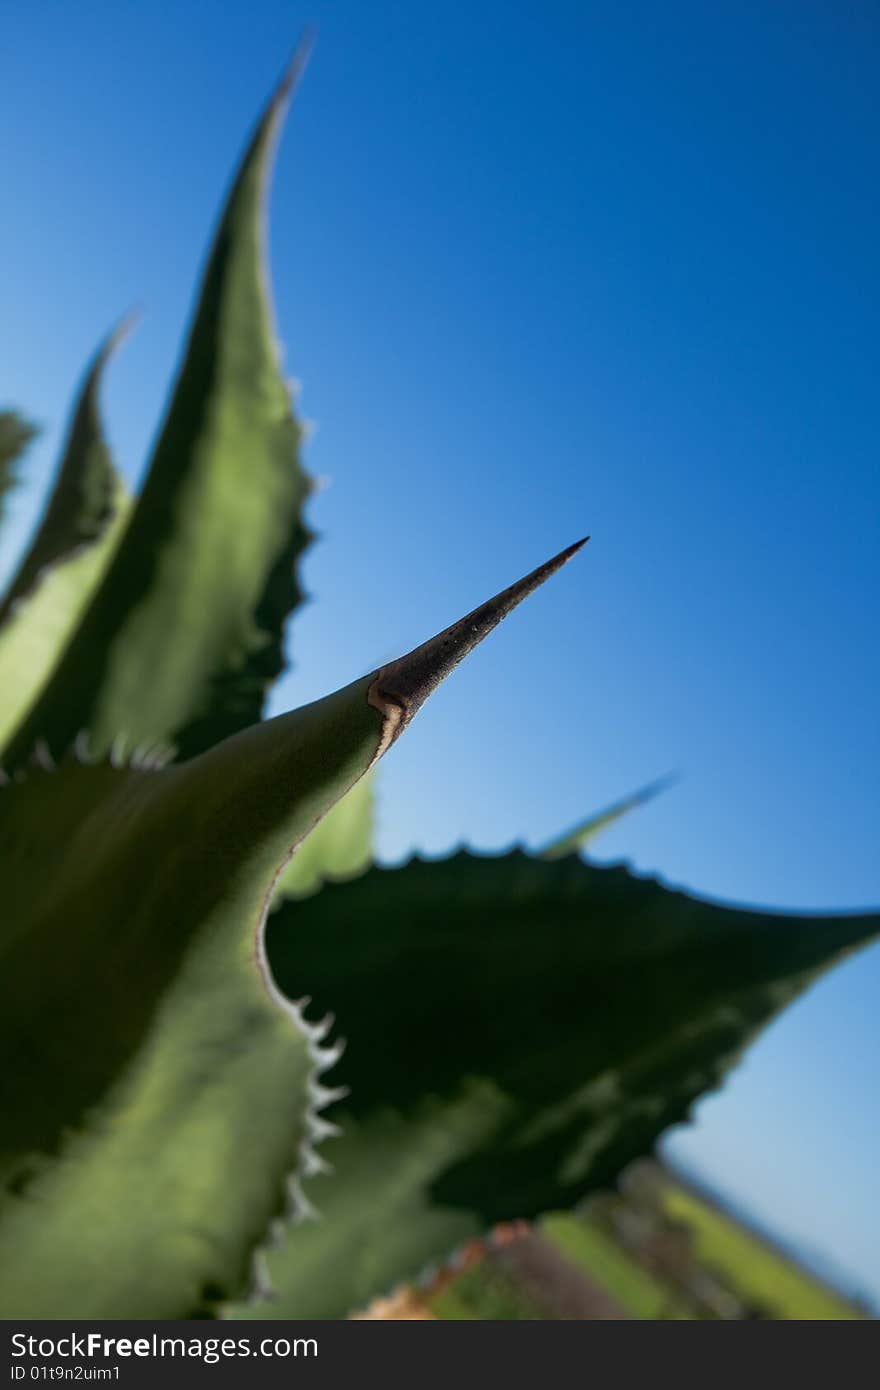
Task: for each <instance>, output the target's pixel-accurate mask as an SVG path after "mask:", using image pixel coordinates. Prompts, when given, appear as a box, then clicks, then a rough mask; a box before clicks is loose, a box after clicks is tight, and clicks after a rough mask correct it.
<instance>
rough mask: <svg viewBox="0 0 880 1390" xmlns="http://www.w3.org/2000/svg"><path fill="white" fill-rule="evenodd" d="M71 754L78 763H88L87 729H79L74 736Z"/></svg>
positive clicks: (89, 760)
mask: <svg viewBox="0 0 880 1390" xmlns="http://www.w3.org/2000/svg"><path fill="white" fill-rule="evenodd" d="M73 756H74V757H75V758H76V760H77V762H79V763H90V762H91V760H92V758H91V753H90V752H89V731H88V729H80V731H79V733H78V734H77V736H76V738H75V739H74V740H73Z"/></svg>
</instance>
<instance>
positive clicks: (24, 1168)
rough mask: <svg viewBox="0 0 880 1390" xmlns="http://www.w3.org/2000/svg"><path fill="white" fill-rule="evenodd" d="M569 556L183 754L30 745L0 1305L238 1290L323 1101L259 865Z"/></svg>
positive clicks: (107, 1311)
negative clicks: (79, 753) (274, 956)
mask: <svg viewBox="0 0 880 1390" xmlns="http://www.w3.org/2000/svg"><path fill="white" fill-rule="evenodd" d="M575 548H576V547H574V548H572V549H570V550H568V551H565V552H563V554H562V555H560V556H557V557H556V559H555V560H553V561H551V562H550V563H549V564H547V565H543V566H541V567H540V568H539V569H538V570H536V571H534V573H533V574H531V575H529V576H527V577H526V579H524V580H521V581H520V582H519V583H518V584H515V585H513V586H512V587H511V588H510V589H508V590H505V592H504V593H503V594H501V595H499V596H498V597H497V598H495V599H492V600H490V601H489V602H488V603H486V604H484V605H482V607H480V608H479V609H477V610H475V612H474V613H472V614H470V615H468V617H466V618H464V619H462V620H461V621H460V622H459V623H456V624H454V625H453V626H452V627H451V628H448V629H447V630H446V631H445V632H443V633H440V634H439V635H438V636H437V637H435V638H432V639H431V640H430V641H429V642H427V643H425V644H424V646H422V647H419V648H417V649H416V650H415V651H414V652H411V653H409V654H408V655H407V656H405V657H402V658H400V659H399V660H398V661H394V662H391V663H390V664H389V665H387V666H385V667H383V668H382V670H380V671H379V672H377V673H375V674H374V675H372V676H367V677H365V678H363V679H361V680H358V681H355V682H354V683H353V684H352V685H350V686H347V687H346V688H345V689H344V690H341V691H337V692H336V694H335V695H331V696H328V697H327V698H326V699H324V700H321V701H318V702H316V703H315V704H312V705H308V706H306V707H305V708H304V709H301V710H298V711H296V712H295V713H293V714H287V715H283V716H281V717H279V718H277V719H273V720H270V721H268V722H266V723H264V724H259V725H256V726H254V727H252V728H250V729H247V730H244V731H243V732H240V733H238V734H236V735H234V736H233V737H231V738H229V739H227V740H225V741H224V742H223V743H221V744H218V745H216V746H215V747H213V748H212V749H210V750H209V751H208V752H206V753H204V754H202V755H201V756H199V757H196V758H193V759H192V760H190V761H188V762H186V763H182V764H177V765H174V766H166V767H164V768H161V769H155V768H153V769H147V768H144V767H117V766H114V765H113V764H112V762H111V763H108V762H100V763H96V764H94V765H89V764H83V763H80V762H79V761H77V759H76V757H75V756H71V757H69V758H68V759H66V760H65V761H64V762H63V763H62V764H61V765H60V766H59V767H58V768H57V769H53V768H52V767H51V764H50V763H49V762H48V758H47V754H46V752H45V750H43V751H42V752H41V755H40V756H41V757H42V759H43V761H44V762H45V763H46V764H47V765H46V767H45V769H44V770H41V769H40V768H39V767H37V766H32V767H30V768H29V769H28V771H27V772H26V773H23V774H19V776H18V777H17V778H16V780H14V781H12V782H11V783H9V784H8V785H7V786H6V787H5V788H4V789H3V790H2V791H0V866H2V870H0V875H2V884H3V908H4V911H3V915H2V924H0V1113H2V1114H3V1115H4V1116H5V1117H7V1122H6V1123H5V1124H4V1128H3V1132H2V1136H0V1174H2V1176H3V1180H4V1187H3V1197H2V1205H0V1316H2V1317H7V1318H11V1317H25V1316H26V1317H29V1318H40V1317H43V1318H46V1317H108V1318H125V1317H147V1318H163V1317H169V1318H170V1317H183V1316H187V1315H188V1314H191V1313H193V1312H194V1311H197V1310H199V1309H210V1308H212V1307H213V1306H214V1305H215V1304H216V1303H217V1302H218V1300H221V1299H227V1298H230V1297H233V1296H241V1295H242V1294H243V1292H244V1285H245V1283H246V1276H247V1273H248V1269H249V1267H250V1262H251V1254H252V1250H253V1247H254V1246H255V1244H256V1243H257V1242H258V1241H259V1240H260V1238H261V1237H262V1236H264V1235H265V1234H266V1232H267V1229H268V1228H269V1225H270V1223H271V1222H272V1221H273V1220H274V1219H275V1218H277V1217H279V1216H280V1215H281V1214H282V1213H283V1212H284V1209H285V1202H286V1201H287V1198H288V1194H289V1183H288V1175H289V1171H290V1170H291V1168H293V1167H295V1165H296V1155H297V1150H298V1149H299V1151H300V1165H301V1166H302V1167H303V1168H304V1170H305V1171H307V1170H308V1165H309V1162H310V1149H309V1147H308V1146H309V1141H310V1139H311V1138H312V1137H314V1135H315V1134H316V1133H317V1132H318V1128H319V1127H318V1123H317V1119H316V1116H315V1114H314V1112H315V1110H316V1108H318V1107H319V1106H320V1104H322V1103H323V1102H324V1101H326V1099H327V1096H328V1094H329V1093H324V1092H322V1091H321V1089H320V1088H318V1089H316V1087H315V1076H314V1073H315V1062H316V1057H315V1050H314V1049H315V1037H314V1036H313V1037H311V1038H310V1037H309V1035H308V1033H307V1031H306V1030H305V1029H304V1027H303V1026H302V1022H301V1015H300V1014H299V1012H298V1011H297V1010H296V1009H295V1008H291V1007H290V1005H289V1004H286V1003H285V1001H284V1000H283V998H282V996H281V995H279V994H278V992H277V990H276V989H275V987H274V985H273V984H272V982H271V979H270V978H269V976H268V972H267V970H266V968H265V963H264V954H263V938H262V933H263V921H264V917H265V913H266V910H267V907H268V904H269V902H270V901H271V898H272V895H273V891H274V888H275V884H276V882H277V878H278V874H279V872H280V870H281V868H282V866H283V865H284V863H285V862H286V860H287V858H288V857H289V855H290V853H291V851H292V849H293V848H294V847H295V846H296V845H297V844H299V843H300V842H301V841H302V840H303V839H304V838H305V836H306V835H307V834H308V833H309V832H310V831H311V830H313V829H314V827H315V825H316V824H317V823H318V821H319V820H320V818H321V816H323V815H324V814H325V813H326V812H327V811H328V810H329V809H330V808H331V807H332V806H333V805H335V803H336V802H338V801H339V800H340V799H341V798H342V797H343V796H344V795H345V794H346V792H350V789H351V788H352V787H353V786H354V784H355V783H356V782H357V781H358V779H359V778H360V777H362V776H363V775H364V773H366V772H368V771H369V769H370V767H371V766H372V764H373V763H374V762H375V761H376V759H377V758H378V757H380V756H381V755H382V753H383V752H384V751H385V750H386V749H387V748H388V747H389V746H390V745H391V743H392V742H393V741H394V740H395V739H396V738H397V737H398V736H399V734H400V732H401V730H402V729H403V728H404V727H405V726H406V724H407V723H408V722H409V720H410V719H411V718H412V717H413V715H414V714H415V712H416V711H417V709H418V708H419V706H420V704H421V703H422V701H423V700H424V699H425V698H427V696H428V695H429V694H430V693H431V692H432V690H433V689H434V688H435V686H436V685H437V684H438V683H439V681H440V680H441V679H442V678H443V676H444V675H446V674H448V672H449V671H451V670H452V669H453V668H454V667H455V666H456V665H457V663H458V662H459V661H460V660H461V659H462V658H463V656H464V655H465V654H466V653H467V652H468V651H469V650H471V649H472V648H473V647H474V646H475V645H476V644H477V643H478V642H479V641H481V640H482V638H483V637H484V636H485V635H486V634H487V633H488V632H489V631H491V629H492V628H493V627H494V626H495V625H496V624H497V623H498V622H499V621H500V620H501V618H502V617H504V616H505V614H506V613H507V612H509V611H510V610H511V609H512V608H513V607H514V606H515V605H516V604H517V603H519V602H521V600H522V599H523V598H524V597H526V595H527V594H528V593H530V592H531V591H532V590H533V589H534V588H536V587H537V585H538V584H540V583H542V582H543V581H544V580H545V579H546V578H548V577H549V575H550V574H552V573H553V572H554V571H555V570H556V569H558V568H559V566H560V565H561V564H563V563H564V562H565V560H566V559H567V558H568V557H569V555H570V554H572V553H573V550H574V549H575ZM306 901H308V900H305V901H304V902H303V904H302V905H303V906H305V902H306ZM298 1024H299V1026H297V1025H298ZM317 1060H318V1062H319V1063H321V1062H323V1064H324V1065H326V1064H327V1062H328V1061H329V1060H330V1058H329V1057H328V1056H326V1055H325V1056H324V1057H323V1059H322V1058H321V1057H320V1056H319V1057H318V1059H317Z"/></svg>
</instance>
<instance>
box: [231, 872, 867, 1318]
mask: <svg viewBox="0 0 880 1390" xmlns="http://www.w3.org/2000/svg"><path fill="white" fill-rule="evenodd" d="M878 931H880V915H877V914H875V915H872V916H867V915H865V916H847V917H831V918H829V917H821V916H786V915H781V914H771V913H762V912H751V911H747V910H744V909H741V908H735V907H727V906H724V905H721V904H717V903H712V902H704V901H701V900H699V899H696V898H692V897H690V896H688V895H686V894H684V893H680V892H676V891H673V890H672V889H670V888H667V887H666V886H664V885H663V884H661V883H659V882H657V881H656V880H653V879H646V878H638V877H635V876H634V875H633V874H631V873H629V872H628V871H627V870H626V869H624V868H622V867H614V868H596V867H593V866H591V865H589V864H586V863H584V862H583V861H582V860H580V859H579V858H577V857H574V856H572V857H570V858H567V859H564V860H559V861H557V862H555V863H547V862H546V861H542V860H540V859H535V858H531V857H529V856H527V855H525V854H522V853H519V852H517V853H514V854H509V855H507V856H503V857H499V858H482V857H481V858H477V857H474V856H471V855H469V854H464V853H462V854H458V855H456V856H455V857H454V858H451V859H449V860H446V861H442V862H434V863H422V862H418V861H415V862H412V863H410V864H409V865H407V866H406V867H404V868H402V869H390V870H389V869H372V870H371V871H370V872H369V873H368V874H366V875H365V876H364V877H362V878H360V879H358V880H356V881H354V882H351V883H347V884H342V885H338V886H333V887H328V888H326V889H324V891H323V892H321V893H319V894H317V895H316V896H315V897H312V898H309V899H308V900H307V901H305V902H301V903H298V904H296V905H295V907H294V906H285V907H283V908H281V909H280V910H279V911H278V912H276V913H275V914H274V915H273V916H272V917H271V918H270V919H269V923H268V929H267V942H266V945H267V955H268V958H269V961H270V965H271V968H272V971H273V974H274V977H275V979H276V981H277V983H278V984H279V986H280V988H281V989H282V990H284V991H285V992H296V993H302V992H303V991H307V992H308V994H309V995H310V996H311V997H312V999H313V1001H314V1007H315V1008H316V1009H317V1010H318V1011H320V1010H321V1009H323V1008H325V1007H329V1005H330V1004H331V1003H332V1006H333V1008H334V1010H335V1013H336V1017H337V1020H338V1027H339V1030H340V1033H341V1034H342V1035H344V1037H345V1038H346V1042H347V1046H346V1050H345V1053H344V1057H343V1060H342V1061H341V1062H340V1064H339V1065H338V1066H337V1067H336V1069H335V1070H334V1072H333V1080H334V1081H336V1082H339V1083H341V1084H344V1085H346V1086H347V1087H349V1088H350V1092H349V1095H348V1097H347V1099H346V1100H345V1101H344V1102H343V1103H342V1104H341V1105H339V1106H338V1107H336V1108H335V1109H334V1110H333V1111H332V1112H331V1113H330V1118H331V1119H332V1120H333V1121H334V1122H336V1123H337V1124H338V1125H339V1126H340V1128H341V1130H342V1136H341V1137H340V1138H338V1139H334V1140H333V1142H332V1143H331V1144H328V1146H327V1150H326V1157H327V1159H328V1160H329V1161H330V1162H331V1163H332V1165H333V1174H332V1176H329V1175H320V1174H319V1175H316V1176H315V1177H313V1178H312V1179H311V1181H309V1182H308V1183H307V1184H306V1185H305V1194H306V1197H307V1198H308V1199H309V1201H310V1202H311V1204H312V1205H313V1206H314V1207H315V1208H316V1209H317V1210H318V1212H319V1213H320V1215H321V1218H322V1219H321V1220H319V1221H316V1222H314V1223H313V1224H311V1225H307V1226H303V1227H301V1228H300V1229H299V1230H298V1231H297V1233H296V1239H295V1240H292V1241H290V1242H289V1243H287V1244H286V1245H284V1246H282V1247H281V1248H280V1249H279V1250H277V1251H274V1252H272V1253H271V1254H270V1255H269V1259H268V1274H269V1278H270V1280H271V1283H272V1284H273V1286H274V1288H275V1291H276V1293H275V1297H274V1298H273V1299H272V1300H270V1301H261V1302H259V1303H258V1304H257V1305H255V1306H252V1307H249V1308H241V1307H239V1308H234V1309H232V1310H231V1313H232V1315H233V1316H237V1317H242V1316H253V1317H302V1318H308V1317H325V1318H332V1317H340V1316H344V1315H345V1314H346V1313H347V1312H350V1311H352V1310H355V1309H357V1308H359V1307H363V1306H365V1305H366V1304H367V1303H368V1302H369V1301H370V1300H371V1299H372V1298H373V1297H375V1296H376V1295H379V1294H383V1293H388V1292H389V1291H390V1290H391V1289H392V1288H393V1287H394V1285H395V1284H397V1283H399V1282H402V1281H410V1280H412V1279H414V1278H416V1277H417V1276H418V1275H419V1273H420V1271H421V1270H422V1269H423V1267H424V1265H425V1264H426V1262H427V1261H429V1260H431V1259H436V1258H439V1257H442V1256H445V1255H447V1254H448V1253H449V1251H450V1249H451V1248H452V1247H453V1246H455V1245H456V1244H458V1243H459V1242H461V1241H463V1240H465V1239H467V1238H469V1237H471V1236H473V1235H479V1234H482V1233H483V1232H484V1231H485V1230H486V1229H487V1228H488V1227H490V1226H491V1225H493V1224H494V1223H496V1222H498V1221H504V1220H510V1219H514V1218H517V1217H532V1216H536V1215H538V1214H539V1213H541V1212H544V1211H547V1210H552V1209H555V1208H559V1207H565V1206H570V1205H572V1204H573V1203H575V1202H577V1201H578V1200H580V1199H581V1198H583V1197H584V1196H585V1195H586V1194H587V1193H589V1192H590V1191H591V1190H592V1189H594V1188H599V1187H603V1186H606V1185H607V1184H608V1183H609V1182H611V1181H613V1180H614V1179H615V1178H616V1176H617V1175H618V1173H619V1172H620V1170H621V1168H622V1167H623V1166H624V1165H625V1164H626V1163H628V1162H629V1161H630V1160H631V1159H633V1158H635V1157H637V1156H638V1155H640V1154H645V1153H647V1152H648V1151H649V1150H650V1149H651V1148H652V1146H653V1144H654V1143H655V1141H656V1140H657V1138H658V1137H659V1135H660V1134H661V1133H662V1132H663V1130H664V1129H665V1128H666V1127H667V1126H668V1125H670V1124H674V1123H676V1122H678V1121H680V1120H683V1119H684V1118H685V1117H686V1115H687V1113H688V1109H689V1107H690V1105H691V1104H692V1103H693V1101H694V1100H695V1099H696V1098H697V1097H698V1096H700V1095H702V1094H703V1093H704V1092H705V1091H706V1090H708V1089H711V1088H712V1087H715V1086H717V1085H718V1084H719V1082H720V1081H721V1079H722V1077H723V1076H724V1074H725V1072H726V1071H727V1070H728V1068H729V1067H730V1066H731V1065H733V1063H734V1062H735V1061H736V1060H737V1059H738V1057H739V1055H740V1053H741V1051H742V1049H743V1048H744V1047H745V1046H746V1045H747V1044H748V1043H749V1041H750V1040H751V1039H752V1038H753V1037H754V1036H755V1034H756V1033H757V1032H758V1031H759V1030H760V1029H761V1028H762V1027H764V1026H765V1025H766V1024H767V1023H768V1022H769V1021H770V1019H772V1018H773V1017H774V1016H775V1015H776V1014H777V1013H778V1012H779V1011H780V1009H782V1008H783V1007H784V1006H785V1005H786V1004H787V1003H788V1002H789V1001H790V1000H792V999H794V998H795V997H796V996H797V995H798V994H799V993H800V992H801V991H802V990H803V989H804V988H805V987H806V986H807V985H808V984H809V983H810V982H811V981H812V980H814V979H815V978H816V976H817V975H818V974H820V973H821V972H822V971H823V970H825V969H827V968H828V967H829V966H830V965H833V964H834V963H835V962H836V961H838V960H840V959H841V958H842V957H843V956H844V955H846V954H847V952H848V951H850V950H851V949H852V948H853V947H854V946H857V945H859V944H861V943H863V942H865V941H867V940H868V939H869V938H870V937H872V936H874V935H876V934H877V933H878Z"/></svg>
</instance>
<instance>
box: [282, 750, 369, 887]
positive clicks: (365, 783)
mask: <svg viewBox="0 0 880 1390" xmlns="http://www.w3.org/2000/svg"><path fill="white" fill-rule="evenodd" d="M374 801H375V791H374V789H373V779H372V777H371V776H370V777H362V778H361V780H360V782H358V783H357V785H356V786H354V787H352V789H351V791H350V792H348V793H347V795H345V796H344V797H343V798H342V800H341V801H339V802H337V804H336V805H335V806H334V807H333V810H332V811H330V812H328V814H327V815H326V816H325V817H324V819H323V820H322V821H321V823H320V825H319V826H318V827H317V829H316V830H314V831H313V832H312V834H311V835H310V836H309V838H308V839H307V840H306V841H305V842H304V843H303V844H302V845H300V847H299V849H298V850H297V852H296V854H295V855H294V856H293V858H292V859H291V861H290V863H289V864H288V865H287V868H286V869H285V870H284V872H283V874H282V875H281V878H280V879H279V881H278V891H279V893H280V894H281V895H282V896H285V897H293V898H300V897H307V896H308V895H309V894H310V893H314V892H316V891H317V890H318V889H319V888H320V887H321V886H322V884H324V883H332V882H339V881H341V880H343V879H347V878H354V877H355V876H356V875H357V874H360V873H363V872H364V870H365V869H367V868H369V865H370V863H371V861H372V857H373V804H374Z"/></svg>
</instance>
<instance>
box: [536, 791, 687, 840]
mask: <svg viewBox="0 0 880 1390" xmlns="http://www.w3.org/2000/svg"><path fill="white" fill-rule="evenodd" d="M675 781H676V778H675V777H671V776H669V777H660V778H658V780H657V781H656V782H649V783H648V785H647V786H646V787H641V788H640V789H639V790H638V791H637V792H633V793H632V794H631V795H630V796H625V797H623V799H622V800H621V801H614V802H612V804H611V805H610V806H606V807H605V808H604V810H602V811H595V812H594V813H593V815H591V816H588V817H587V819H586V820H584V821H581V822H580V823H579V824H578V825H576V826H574V828H573V829H571V830H569V831H567V832H566V834H565V835H562V836H560V838H559V839H557V840H552V841H551V842H550V844H549V845H547V846H545V848H544V849H542V850H539V851H538V852H539V854H540V856H541V858H542V859H564V858H565V857H566V855H568V854H576V853H577V852H578V851H579V850H582V849H585V848H586V846H587V845H588V844H589V843H590V842H591V841H592V840H594V839H595V838H596V836H597V835H601V834H602V831H603V830H608V829H610V827H611V826H612V825H615V824H616V822H617V821H619V820H621V819H622V817H623V816H626V815H629V813H630V811H636V810H638V808H639V807H640V806H645V805H647V803H648V802H649V801H653V799H654V797H655V796H659V795H660V793H661V792H665V791H666V790H667V789H668V788H669V787H671V786H673V785H674V783H675Z"/></svg>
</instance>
